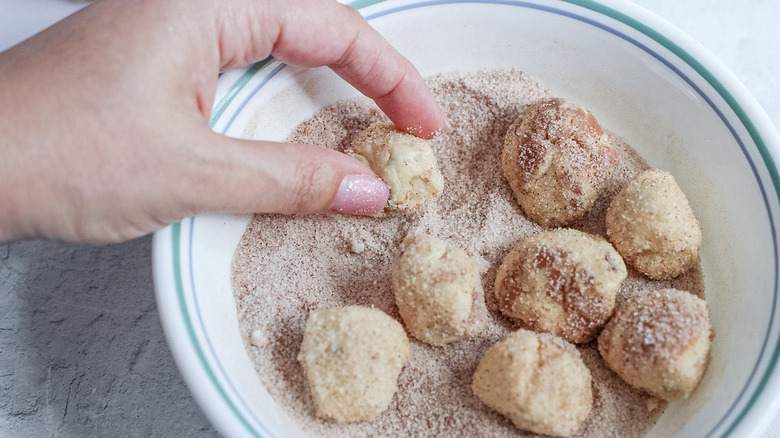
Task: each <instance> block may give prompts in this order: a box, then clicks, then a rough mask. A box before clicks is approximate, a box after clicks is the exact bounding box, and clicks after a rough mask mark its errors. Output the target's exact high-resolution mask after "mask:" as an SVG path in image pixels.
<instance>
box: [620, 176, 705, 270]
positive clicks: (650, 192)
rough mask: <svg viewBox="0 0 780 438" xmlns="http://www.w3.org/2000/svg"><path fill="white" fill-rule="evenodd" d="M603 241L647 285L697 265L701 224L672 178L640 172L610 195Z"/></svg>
mask: <svg viewBox="0 0 780 438" xmlns="http://www.w3.org/2000/svg"><path fill="white" fill-rule="evenodd" d="M607 236H608V237H609V240H610V241H612V243H613V244H615V248H617V250H618V252H620V254H621V255H622V256H623V257H624V258H625V259H626V261H627V262H628V263H629V264H630V265H632V266H633V267H634V268H635V269H636V270H637V271H639V272H642V273H644V274H645V275H647V276H648V277H649V278H651V279H653V280H662V279H668V278H672V277H676V276H678V275H680V274H682V273H683V272H685V271H686V270H688V268H690V267H691V266H693V265H694V264H696V263H697V262H698V261H699V246H701V238H702V235H701V225H699V221H698V220H696V217H695V216H694V215H693V210H692V209H691V206H690V205H689V204H688V199H686V198H685V194H683V192H682V191H681V190H680V187H679V186H678V185H677V182H676V181H675V180H674V177H673V176H672V175H671V174H669V173H668V172H664V171H661V170H647V171H644V172H642V173H640V174H639V176H637V177H636V178H635V179H634V180H632V181H631V182H629V183H628V185H626V187H624V188H623V190H622V191H621V192H620V193H618V195H617V196H615V198H614V199H613V200H612V203H611V204H610V205H609V209H608V210H607Z"/></svg>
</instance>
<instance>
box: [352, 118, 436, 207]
mask: <svg viewBox="0 0 780 438" xmlns="http://www.w3.org/2000/svg"><path fill="white" fill-rule="evenodd" d="M348 153H349V155H351V156H352V157H354V158H356V159H358V160H360V161H361V162H363V163H364V164H366V165H368V167H370V168H371V170H373V171H374V173H376V174H377V176H378V177H379V178H381V179H382V180H383V181H384V182H386V183H387V185H388V186H390V199H389V200H388V202H387V207H385V211H384V212H385V214H398V213H408V212H412V211H415V210H418V209H419V208H420V207H422V205H423V204H425V203H426V202H428V201H430V200H431V199H433V198H435V197H436V195H438V194H439V193H440V192H441V190H442V188H443V187H444V178H443V177H442V176H441V172H439V168H438V167H437V165H436V157H435V156H434V155H433V150H432V149H431V147H430V145H429V144H428V142H427V141H425V140H423V139H421V138H418V137H415V136H413V135H411V134H407V133H404V132H401V131H398V130H396V129H395V127H394V126H393V125H392V124H389V123H373V124H372V125H371V126H369V127H368V128H366V129H365V130H364V131H363V132H361V133H360V134H359V135H358V136H357V137H356V138H355V139H354V140H353V141H352V150H351V151H348Z"/></svg>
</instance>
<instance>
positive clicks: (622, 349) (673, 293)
mask: <svg viewBox="0 0 780 438" xmlns="http://www.w3.org/2000/svg"><path fill="white" fill-rule="evenodd" d="M711 335H712V330H711V328H710V318H709V316H708V315H707V304H706V303H705V302H704V300H702V299H700V298H697V297H695V296H694V295H692V294H690V293H688V292H685V291H680V290H677V289H663V290H655V291H645V292H642V293H639V294H637V295H635V296H632V297H630V298H628V299H627V300H626V301H625V302H624V303H623V304H622V305H621V306H620V307H619V308H618V310H617V312H615V316H614V317H612V320H610V321H609V323H608V324H607V326H606V327H605V328H604V331H602V332H601V335H600V336H599V352H600V353H601V356H602V357H603V358H604V360H605V361H606V362H607V364H609V366H610V368H612V369H613V370H614V371H615V372H616V373H617V374H618V375H619V376H620V377H621V378H622V379H623V380H625V381H626V382H627V383H629V384H630V385H632V386H635V387H637V388H640V389H644V390H646V391H647V392H649V393H651V394H654V395H656V396H658V397H661V398H664V399H666V400H669V401H675V400H681V399H684V398H687V397H688V396H689V395H691V393H692V392H693V390H694V389H696V386H697V385H698V384H699V381H700V380H701V378H702V376H703V375H704V371H705V370H706V369H707V365H708V364H709V359H710V343H711Z"/></svg>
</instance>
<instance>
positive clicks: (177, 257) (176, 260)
mask: <svg viewBox="0 0 780 438" xmlns="http://www.w3.org/2000/svg"><path fill="white" fill-rule="evenodd" d="M171 244H172V245H173V276H174V281H175V284H176V297H177V298H178V300H179V308H180V309H181V314H182V319H183V320H184V326H185V327H186V328H187V335H188V336H189V338H190V342H192V345H193V346H194V347H195V354H196V355H197V356H198V360H200V363H201V364H202V365H203V368H204V369H205V370H206V374H207V375H208V376H209V380H210V381H211V383H212V384H213V385H214V386H215V387H216V388H217V391H218V392H219V395H220V396H221V397H222V399H223V400H224V401H225V403H227V405H228V407H229V408H230V410H231V411H232V412H233V414H235V415H236V417H238V419H239V420H240V421H241V424H243V425H244V427H246V429H247V430H248V431H249V432H250V433H251V434H252V435H253V436H255V437H258V438H262V436H261V435H260V434H259V433H257V431H255V430H254V429H253V428H252V426H251V425H250V424H249V422H247V420H246V419H245V418H244V416H243V415H241V412H239V411H238V409H237V408H236V406H235V405H234V404H233V401H232V400H231V399H230V397H228V395H227V393H226V392H225V389H224V388H223V387H222V385H221V384H220V383H219V381H218V380H217V377H216V375H214V371H213V370H212V369H211V366H210V365H209V363H208V361H207V360H206V355H205V354H203V349H201V348H200V343H199V342H198V339H197V337H196V336H195V328H194V327H193V325H192V319H191V318H190V312H189V310H188V309H187V302H186V300H185V298H184V281H183V280H182V275H181V252H180V248H181V222H177V223H175V224H172V225H171ZM190 269H191V267H190Z"/></svg>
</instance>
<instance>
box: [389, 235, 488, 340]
mask: <svg viewBox="0 0 780 438" xmlns="http://www.w3.org/2000/svg"><path fill="white" fill-rule="evenodd" d="M393 288H394V289H395V302H396V304H397V305H398V310H399V312H400V313H401V317H402V318H403V320H404V323H405V324H406V327H407V328H408V329H409V333H411V335H412V336H414V337H415V338H417V339H419V340H421V341H423V342H427V343H429V344H433V345H444V344H447V343H450V342H453V341H457V340H459V339H462V338H464V337H466V336H470V335H473V334H476V333H477V332H478V331H479V329H481V328H482V326H483V323H484V318H485V317H486V316H487V310H486V309H485V304H484V298H483V294H482V283H481V282H480V279H479V272H478V271H477V265H476V263H474V261H473V260H472V259H471V258H470V257H469V256H468V254H466V252H465V251H463V250H462V249H460V248H456V247H454V246H453V245H451V244H449V243H447V242H445V241H443V240H441V239H437V238H435V237H433V236H429V235H426V234H420V235H414V236H408V237H407V238H406V239H404V241H403V243H402V244H401V251H400V253H399V254H398V255H397V256H396V258H395V260H394V262H393Z"/></svg>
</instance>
